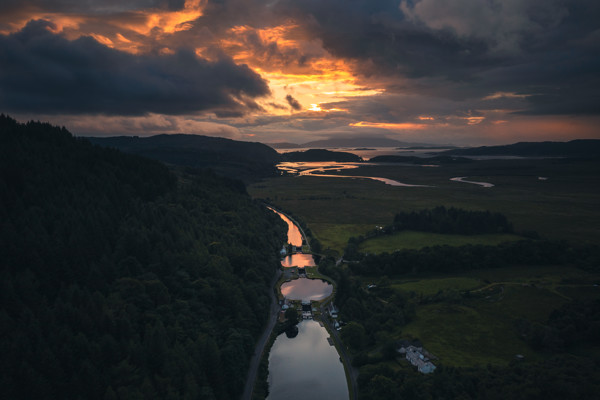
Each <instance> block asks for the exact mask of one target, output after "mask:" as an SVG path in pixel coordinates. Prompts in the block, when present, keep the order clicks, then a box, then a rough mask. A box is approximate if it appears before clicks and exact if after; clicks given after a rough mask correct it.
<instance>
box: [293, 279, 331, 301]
mask: <svg viewBox="0 0 600 400" xmlns="http://www.w3.org/2000/svg"><path fill="white" fill-rule="evenodd" d="M332 292H333V285H332V284H330V283H329V282H327V281H324V280H321V279H306V278H299V279H294V280H293V281H290V282H284V283H283V284H282V285H281V294H282V295H283V296H285V298H286V299H288V300H304V301H309V300H315V301H319V300H323V299H325V298H327V297H329V296H330V295H331V293H332Z"/></svg>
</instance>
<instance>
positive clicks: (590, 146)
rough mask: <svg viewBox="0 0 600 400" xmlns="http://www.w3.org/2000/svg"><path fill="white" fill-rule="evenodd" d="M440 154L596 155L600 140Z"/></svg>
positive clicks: (511, 146) (534, 143)
mask: <svg viewBox="0 0 600 400" xmlns="http://www.w3.org/2000/svg"><path fill="white" fill-rule="evenodd" d="M440 154H446V155H461V156H500V155H501V156H523V157H598V156H600V140H597V139H578V140H571V141H570V142H519V143H515V144H509V145H504V146H483V147H473V148H468V149H454V150H448V151H444V152H442V153H440Z"/></svg>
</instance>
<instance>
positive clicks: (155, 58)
mask: <svg viewBox="0 0 600 400" xmlns="http://www.w3.org/2000/svg"><path fill="white" fill-rule="evenodd" d="M48 26H50V23H49V22H46V21H32V22H30V23H28V24H27V26H26V27H25V28H24V29H23V30H21V31H20V32H17V33H14V34H10V35H8V36H3V35H0V108H2V109H4V110H6V111H9V112H36V111H40V112H45V113H71V114H75V113H103V114H112V115H141V114H145V113H148V112H154V113H163V114H184V113H192V112H196V111H202V110H211V111H215V112H218V113H220V114H223V115H225V114H227V115H233V114H236V115H242V114H243V113H244V111H246V110H248V109H256V107H258V106H257V105H256V103H255V102H254V101H253V100H252V98H254V97H259V96H264V95H267V94H269V89H268V87H267V84H266V82H265V81H264V80H263V79H262V78H261V77H260V76H259V75H258V74H256V73H255V72H253V71H252V70H251V69H250V68H248V67H247V66H245V65H242V66H238V65H235V64H234V63H233V62H232V61H231V60H230V59H227V58H222V59H220V60H219V61H215V62H208V61H206V60H203V59H200V58H198V57H197V56H196V55H195V54H194V53H192V52H187V51H179V52H176V53H175V54H172V55H162V54H143V55H133V54H128V53H124V52H120V51H117V50H113V49H110V48H108V47H105V46H103V45H101V44H100V43H98V42H96V41H95V40H94V39H92V38H90V37H81V38H79V39H76V40H73V41H69V40H67V39H65V38H63V37H61V36H59V35H55V34H53V33H51V32H50V31H48V29H47V27H48Z"/></svg>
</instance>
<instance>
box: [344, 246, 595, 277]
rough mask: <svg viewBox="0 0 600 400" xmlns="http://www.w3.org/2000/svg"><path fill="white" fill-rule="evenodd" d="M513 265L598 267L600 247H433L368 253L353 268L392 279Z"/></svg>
mask: <svg viewBox="0 0 600 400" xmlns="http://www.w3.org/2000/svg"><path fill="white" fill-rule="evenodd" d="M511 265H574V266H576V267H579V268H583V269H586V270H590V271H592V270H598V266H599V265H600V247H599V246H596V245H579V246H570V245H569V244H567V243H566V242H562V241H547V240H521V241H516V242H505V243H501V244H499V245H497V246H489V245H465V246H432V247H425V248H422V249H406V250H400V251H396V252H394V253H382V254H367V255H365V256H364V257H363V258H362V259H361V260H360V261H359V262H356V263H351V264H349V267H350V269H351V270H352V272H353V273H354V274H357V275H363V276H373V277H378V276H384V275H385V276H388V277H390V278H392V277H397V276H400V275H405V274H423V273H430V272H436V273H454V272H461V271H469V270H474V269H483V268H498V267H504V266H511Z"/></svg>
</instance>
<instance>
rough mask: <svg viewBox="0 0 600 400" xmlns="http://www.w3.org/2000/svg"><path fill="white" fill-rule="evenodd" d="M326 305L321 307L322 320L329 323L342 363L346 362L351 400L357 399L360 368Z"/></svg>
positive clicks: (328, 328)
mask: <svg viewBox="0 0 600 400" xmlns="http://www.w3.org/2000/svg"><path fill="white" fill-rule="evenodd" d="M325 308H326V307H321V321H323V323H324V324H325V325H327V330H328V331H329V332H330V333H331V337H332V338H333V341H334V342H335V347H336V348H337V350H338V353H339V354H340V358H341V359H342V363H343V364H344V368H345V369H346V371H348V375H349V377H350V385H351V386H352V391H351V392H350V400H355V399H356V398H357V397H358V381H357V380H358V369H356V368H354V367H353V366H352V357H350V354H349V353H348V351H347V349H346V347H345V346H344V344H343V343H342V340H341V339H340V335H339V332H338V331H337V330H336V329H335V328H334V327H333V325H331V320H330V319H329V317H328V314H327V313H326V312H325Z"/></svg>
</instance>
